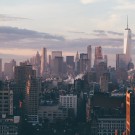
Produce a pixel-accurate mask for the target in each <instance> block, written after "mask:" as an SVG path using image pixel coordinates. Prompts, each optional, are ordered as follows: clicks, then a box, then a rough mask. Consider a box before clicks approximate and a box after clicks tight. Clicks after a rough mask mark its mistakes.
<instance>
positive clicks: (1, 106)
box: [0, 81, 13, 115]
mask: <svg viewBox="0 0 135 135" xmlns="http://www.w3.org/2000/svg"><path fill="white" fill-rule="evenodd" d="M2 114H6V115H13V91H12V90H10V89H9V87H8V83H6V82H2V81H0V115H2Z"/></svg>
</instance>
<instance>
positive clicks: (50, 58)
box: [49, 55, 52, 67]
mask: <svg viewBox="0 0 135 135" xmlns="http://www.w3.org/2000/svg"><path fill="white" fill-rule="evenodd" d="M51 60H52V57H51V55H49V67H50V66H51Z"/></svg>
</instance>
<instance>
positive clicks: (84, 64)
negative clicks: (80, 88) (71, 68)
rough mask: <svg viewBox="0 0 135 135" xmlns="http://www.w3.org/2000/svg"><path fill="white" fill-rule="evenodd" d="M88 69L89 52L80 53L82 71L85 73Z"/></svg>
mask: <svg viewBox="0 0 135 135" xmlns="http://www.w3.org/2000/svg"><path fill="white" fill-rule="evenodd" d="M86 71H88V54H86V53H81V54H80V73H85V72H86Z"/></svg>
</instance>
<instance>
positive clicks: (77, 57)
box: [75, 51, 79, 73]
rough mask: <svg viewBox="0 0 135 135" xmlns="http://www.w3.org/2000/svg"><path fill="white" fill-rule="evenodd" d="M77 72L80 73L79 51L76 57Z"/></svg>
mask: <svg viewBox="0 0 135 135" xmlns="http://www.w3.org/2000/svg"><path fill="white" fill-rule="evenodd" d="M75 72H76V73H78V72H79V53H78V51H77V53H76V57H75Z"/></svg>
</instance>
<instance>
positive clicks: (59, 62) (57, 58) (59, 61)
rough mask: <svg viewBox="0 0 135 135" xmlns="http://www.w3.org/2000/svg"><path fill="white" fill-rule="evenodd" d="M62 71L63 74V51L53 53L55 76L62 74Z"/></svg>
mask: <svg viewBox="0 0 135 135" xmlns="http://www.w3.org/2000/svg"><path fill="white" fill-rule="evenodd" d="M60 70H61V71H62V72H63V57H62V51H52V57H51V71H52V73H53V74H55V75H58V74H59V72H61V71H60ZM62 72H61V73H62Z"/></svg>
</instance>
